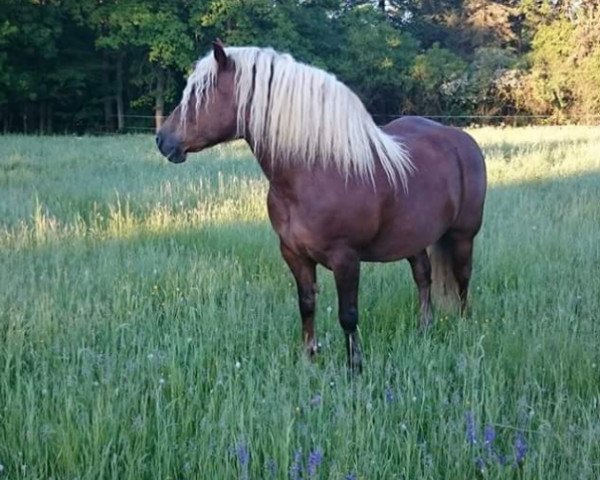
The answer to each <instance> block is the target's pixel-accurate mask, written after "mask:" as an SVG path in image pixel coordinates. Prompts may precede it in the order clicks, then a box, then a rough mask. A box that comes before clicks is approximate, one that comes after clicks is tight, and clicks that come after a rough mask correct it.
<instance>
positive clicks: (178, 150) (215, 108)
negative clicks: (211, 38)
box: [156, 40, 237, 163]
mask: <svg viewBox="0 0 600 480" xmlns="http://www.w3.org/2000/svg"><path fill="white" fill-rule="evenodd" d="M213 57H214V60H213V58H210V57H207V58H205V59H203V60H201V62H200V64H199V66H197V67H196V70H195V71H194V73H193V74H192V75H191V76H190V78H189V79H188V85H187V87H186V90H185V91H184V95H183V98H182V100H181V103H180V104H179V105H178V106H177V108H175V110H174V111H173V113H171V115H169V117H168V118H167V119H166V120H165V122H164V124H163V126H162V127H161V128H160V130H159V131H158V133H157V135H156V144H157V145H158V149H159V150H160V152H161V153H162V154H163V155H164V156H165V157H167V158H168V159H169V161H171V162H173V163H181V162H184V161H185V157H186V154H187V153H188V152H198V151H200V150H202V149H204V148H207V147H210V146H211V145H216V144H217V143H220V142H224V141H226V140H230V139H232V138H235V137H236V133H237V109H236V99H235V65H234V63H233V61H232V60H231V59H230V58H229V57H228V56H227V53H226V52H225V48H224V46H223V44H222V43H221V41H220V40H217V41H216V42H214V43H213ZM202 62H204V63H202Z"/></svg>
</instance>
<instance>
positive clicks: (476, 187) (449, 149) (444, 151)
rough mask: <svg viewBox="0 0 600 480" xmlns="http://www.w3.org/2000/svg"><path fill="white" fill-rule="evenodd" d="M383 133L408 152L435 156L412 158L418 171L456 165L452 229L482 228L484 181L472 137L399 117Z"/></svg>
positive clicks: (480, 156)
mask: <svg viewBox="0 0 600 480" xmlns="http://www.w3.org/2000/svg"><path fill="white" fill-rule="evenodd" d="M383 130H384V131H385V132H386V133H388V134H390V135H394V136H396V137H399V138H400V140H401V141H403V142H404V143H405V144H406V146H407V148H408V149H409V151H411V150H414V151H416V152H417V151H418V152H421V151H430V152H434V151H435V152H436V153H435V154H433V155H427V156H425V155H416V156H413V162H414V164H415V167H416V169H417V170H419V167H420V166H425V168H427V169H431V168H432V167H433V168H435V167H436V164H437V165H438V166H439V164H440V163H441V162H444V163H446V162H456V168H457V170H458V175H459V178H460V186H459V188H460V198H461V202H460V204H461V205H460V212H459V214H458V215H457V218H456V220H455V222H454V224H453V227H454V228H456V229H462V228H464V229H469V230H474V233H476V232H477V231H478V230H479V227H480V226H481V220H482V215H483V204H484V199H485V193H486V186H487V181H486V171H485V161H484V157H483V153H482V151H481V149H480V148H479V145H477V143H476V142H475V140H474V139H473V137H471V136H470V135H469V134H468V133H466V132H465V131H463V130H460V129H458V128H455V127H448V126H446V125H442V124H441V123H438V122H435V121H433V120H429V119H426V118H423V117H402V118H399V119H396V120H394V121H392V122H390V123H388V124H387V125H385V126H384V127H383ZM439 152H441V154H440V153H439Z"/></svg>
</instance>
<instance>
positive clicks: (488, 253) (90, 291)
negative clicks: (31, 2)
mask: <svg viewBox="0 0 600 480" xmlns="http://www.w3.org/2000/svg"><path fill="white" fill-rule="evenodd" d="M473 134H474V136H475V137H476V138H477V139H478V140H479V142H480V143H481V145H482V146H483V148H484V150H485V153H486V156H487V163H488V172H489V180H490V190H489V195H488V199H487V205H486V214H485V222H484V227H483V230H482V233H481V235H480V236H479V239H478V242H477V246H476V254H475V269H474V270H475V271H474V277H473V281H472V290H471V305H472V309H471V314H470V316H468V317H467V318H457V317H454V316H450V317H448V316H443V315H438V316H437V319H436V324H435V326H434V328H433V329H432V331H431V332H430V333H429V334H427V335H425V336H424V335H421V334H419V332H418V330H417V328H416V326H417V319H418V305H417V297H416V291H415V287H414V286H413V283H412V280H411V279H410V274H409V269H408V264H407V263H406V262H403V263H395V264H387V265H375V264H374V265H366V266H365V268H364V270H363V275H362V284H361V294H360V312H361V336H362V338H363V346H364V354H365V362H366V371H365V373H364V375H362V376H361V377H360V378H357V379H355V380H354V381H349V380H348V378H347V376H346V369H345V363H344V362H345V354H344V347H343V335H342V331H341V329H340V328H339V326H338V323H337V319H336V309H335V303H336V302H335V296H334V288H333V281H332V278H331V274H330V273H329V272H327V271H325V270H319V272H318V274H319V284H320V288H321V294H320V296H319V299H318V317H317V329H318V334H319V338H320V341H321V343H322V347H323V348H322V352H321V354H320V357H319V359H318V360H317V362H316V363H314V364H311V363H309V362H308V361H307V360H305V359H304V357H303V355H302V351H301V347H300V322H299V318H298V313H297V307H296V295H295V287H293V285H292V277H291V275H290V274H289V272H288V270H287V267H286V266H285V265H284V263H283V261H282V259H281V258H280V255H279V252H278V244H277V240H276V237H275V234H274V233H273V232H272V230H271V228H270V226H269V223H268V220H267V217H266V209H265V195H266V182H265V181H264V179H263V178H262V177H261V174H260V171H259V169H258V166H257V164H256V162H255V161H254V160H253V159H252V158H251V157H250V155H249V153H248V151H247V150H246V149H245V148H244V147H242V146H240V145H231V146H225V147H222V148H217V149H213V150H211V151H209V152H206V153H203V154H201V155H198V156H194V157H192V158H190V159H189V160H188V162H187V163H185V164H183V165H180V166H176V165H172V164H169V163H168V162H167V161H166V160H164V159H163V158H161V157H160V156H159V154H158V153H157V151H156V149H155V147H154V143H153V139H152V138H151V137H147V136H123V137H103V138H75V137H51V138H50V137H40V138H35V137H19V136H8V137H0V286H1V288H0V480H1V479H3V478H10V479H17V478H28V479H47V478H53V479H80V480H82V479H99V478H103V479H104V478H113V479H119V480H120V479H155V478H156V479H167V478H170V479H183V478H201V479H237V478H240V479H249V478H251V479H269V478H278V479H284V478H291V479H297V478H303V479H309V478H315V479H316V478H319V479H325V478H330V479H356V478H358V479H407V480H411V479H420V478H428V479H466V478H477V477H479V478H531V479H597V478H600V340H599V339H600V323H599V321H598V316H599V311H600V128H595V129H594V128H585V127H568V128H558V127H556V128H554V127H546V128H525V129H505V130H500V129H481V130H476V131H474V132H473Z"/></svg>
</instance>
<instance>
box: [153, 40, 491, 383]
mask: <svg viewBox="0 0 600 480" xmlns="http://www.w3.org/2000/svg"><path fill="white" fill-rule="evenodd" d="M236 138H243V139H245V140H246V141H247V142H248V144H249V146H250V148H251V149H252V151H253V152H254V155H255V156H256V158H257V159H258V162H259V164H260V167H261V168H262V170H263V172H264V174H265V176H266V178H267V179H268V181H269V193H268V197H267V206H268V212H269V218H270V220H271V224H272V226H273V228H274V229H275V231H276V232H277V234H278V236H279V240H280V247H281V254H282V256H283V258H284V259H285V261H286V262H287V264H288V266H289V268H290V270H291V271H292V274H293V275H294V278H295V280H296V284H297V288H298V301H299V307H300V315H301V318H302V331H303V338H304V345H305V348H306V350H307V352H308V354H309V356H312V355H314V354H315V353H316V350H317V342H316V340H315V332H314V315H315V295H316V265H317V264H321V265H323V266H325V267H326V268H328V269H330V270H332V271H333V275H334V278H335V284H336V288H337V294H338V316H339V322H340V324H341V326H342V328H343V330H344V333H345V337H346V352H347V356H348V365H349V367H350V369H351V370H352V371H360V370H361V369H362V358H361V351H360V346H359V339H358V335H357V324H358V283H359V273H360V263H361V262H362V261H366V262H390V261H394V260H400V259H404V258H405V259H407V260H408V261H409V263H410V266H411V269H412V275H413V277H414V280H415V282H416V284H417V287H418V291H419V299H420V312H421V325H422V327H427V326H428V325H429V324H430V323H431V322H432V319H433V317H432V312H431V303H430V289H431V285H432V278H433V287H434V294H435V293H436V291H440V292H441V293H442V294H445V295H446V298H448V296H449V297H451V298H452V297H453V298H454V299H455V300H456V301H457V302H456V303H458V302H460V306H461V309H462V310H464V308H465V306H466V302H467V289H468V286H469V278H470V276H471V259H472V252H473V239H474V237H475V235H476V234H477V232H478V231H479V228H480V226H481V221H482V214H483V204H484V197H485V192H486V174H485V164H484V159H483V155H482V153H481V150H480V149H479V147H478V146H477V144H476V143H475V141H474V140H473V139H472V138H471V137H470V136H469V135H467V134H466V133H464V132H462V131H460V130H458V129H455V128H449V127H445V126H443V125H441V124H438V123H436V122H433V121H430V120H426V119H424V118H419V117H404V118H400V119H397V120H394V121H393V122H391V123H389V124H387V125H385V126H384V127H382V128H379V127H377V126H376V125H375V123H374V122H373V120H372V118H371V116H370V115H369V114H368V113H367V111H366V109H365V107H364V105H363V104H362V102H361V101H360V100H359V99H358V97H357V96H356V95H355V94H354V93H352V92H351V90H350V89H348V88H347V87H346V86H345V85H343V84H342V83H341V82H339V81H338V80H337V79H336V78H335V77H334V76H333V75H330V74H328V73H326V72H324V71H322V70H319V69H317V68H314V67H311V66H308V65H305V64H302V63H300V62H297V61H295V60H294V59H293V58H292V57H291V56H289V55H287V54H280V53H277V52H275V51H274V50H272V49H268V48H256V47H237V48H225V47H224V46H223V44H222V43H221V42H220V41H217V42H215V43H214V44H213V51H212V52H211V53H210V54H209V55H207V56H206V57H205V58H202V59H201V60H200V61H199V62H198V63H197V64H196V67H195V70H194V71H193V73H192V74H191V75H190V77H189V79H188V83H187V86H186V88H185V90H184V92H183V97H182V100H181V103H180V104H179V105H178V106H177V107H176V108H175V110H174V111H173V113H172V114H171V115H170V116H169V117H168V118H167V119H166V121H165V123H164V125H163V126H162V128H161V129H160V131H159V132H158V134H157V137H156V142H157V145H158V148H159V149H160V151H161V152H162V154H163V155H165V156H166V157H167V158H168V159H169V160H170V161H171V162H173V163H181V162H183V161H184V160H185V158H186V154H187V153H189V152H198V151H200V150H202V149H204V148H207V147H210V146H212V145H215V144H218V143H221V142H225V141H228V140H232V139H236Z"/></svg>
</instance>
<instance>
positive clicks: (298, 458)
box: [290, 450, 302, 480]
mask: <svg viewBox="0 0 600 480" xmlns="http://www.w3.org/2000/svg"><path fill="white" fill-rule="evenodd" d="M301 471H302V450H296V452H295V453H294V460H293V461H292V466H291V467H290V478H291V479H292V480H301V479H302V476H301V475H300V473H301Z"/></svg>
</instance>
